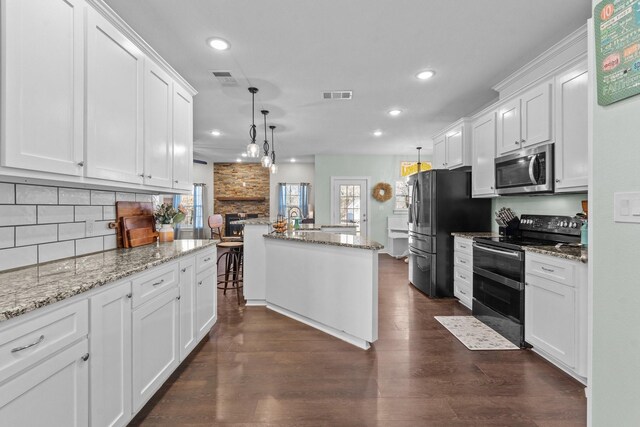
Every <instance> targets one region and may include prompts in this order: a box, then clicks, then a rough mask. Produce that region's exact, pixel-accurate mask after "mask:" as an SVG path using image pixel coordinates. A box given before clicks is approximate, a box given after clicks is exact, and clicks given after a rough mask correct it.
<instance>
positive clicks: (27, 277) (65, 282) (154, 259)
mask: <svg viewBox="0 0 640 427" xmlns="http://www.w3.org/2000/svg"><path fill="white" fill-rule="evenodd" d="M216 243H218V240H176V241H174V242H171V243H160V244H156V245H147V246H141V247H138V248H133V249H115V250H111V251H106V252H100V253H97V254H93V255H85V256H79V257H74V258H67V259H63V260H60V261H54V262H50V263H46V264H39V265H34V266H31V267H25V268H19V269H15V270H10V271H5V272H0V322H2V321H4V320H7V319H10V318H12V317H16V316H19V315H21V314H24V313H27V312H29V311H32V310H35V309H37V308H40V307H44V306H46V305H49V304H53V303H54V302H57V301H62V300H64V299H66V298H70V297H72V296H74V295H78V294H80V293H83V292H86V291H89V290H91V289H94V288H97V287H99V286H103V285H106V284H108V283H111V282H114V281H116V280H120V279H123V278H125V277H127V276H130V275H132V274H135V273H139V272H141V271H144V270H147V269H149V268H151V267H155V266H156V265H159V264H163V263H165V262H169V261H171V260H173V259H176V258H179V257H181V256H184V255H187V254H189V253H191V252H194V251H197V250H199V249H203V248H206V247H209V246H214V245H215V244H216Z"/></svg>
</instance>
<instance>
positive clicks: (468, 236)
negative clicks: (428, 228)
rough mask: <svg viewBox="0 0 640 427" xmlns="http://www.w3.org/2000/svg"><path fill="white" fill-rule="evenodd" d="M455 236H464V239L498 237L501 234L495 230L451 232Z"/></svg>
mask: <svg viewBox="0 0 640 427" xmlns="http://www.w3.org/2000/svg"><path fill="white" fill-rule="evenodd" d="M451 235H452V236H454V237H462V238H463V239H473V238H474V237H498V236H500V234H498V233H496V232H495V231H460V232H454V233H451Z"/></svg>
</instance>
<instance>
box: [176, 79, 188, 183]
mask: <svg viewBox="0 0 640 427" xmlns="http://www.w3.org/2000/svg"><path fill="white" fill-rule="evenodd" d="M192 184H193V98H192V97H191V95H190V94H189V93H188V92H187V91H185V90H184V89H182V88H181V87H180V86H178V85H174V91H173V188H175V189H178V190H191V186H192Z"/></svg>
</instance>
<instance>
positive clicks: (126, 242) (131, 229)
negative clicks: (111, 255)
mask: <svg viewBox="0 0 640 427" xmlns="http://www.w3.org/2000/svg"><path fill="white" fill-rule="evenodd" d="M120 228H121V230H122V236H123V247H125V248H133V247H136V246H142V245H148V244H150V243H153V242H155V238H156V236H157V235H158V234H157V233H156V221H155V219H154V217H153V215H135V216H124V217H122V218H121V220H120Z"/></svg>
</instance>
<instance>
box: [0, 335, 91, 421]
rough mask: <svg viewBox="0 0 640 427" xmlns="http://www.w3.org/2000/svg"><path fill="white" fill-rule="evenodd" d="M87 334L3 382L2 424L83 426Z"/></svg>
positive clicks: (0, 395) (86, 400)
mask: <svg viewBox="0 0 640 427" xmlns="http://www.w3.org/2000/svg"><path fill="white" fill-rule="evenodd" d="M88 350H89V344H88V341H87V339H86V338H84V339H82V340H81V341H79V342H77V343H76V344H73V345H72V346H70V347H68V348H67V349H66V350H63V351H62V352H59V353H56V354H53V355H52V356H51V357H49V358H47V359H45V360H44V361H43V362H42V363H40V364H38V365H36V366H34V367H32V368H31V369H29V370H27V371H25V372H23V373H22V374H20V375H18V376H16V377H14V378H13V379H11V380H9V381H8V382H5V383H3V384H2V385H0V424H2V425H4V426H21V427H30V426H33V427H37V426H65V427H74V426H78V427H82V426H86V425H87V424H88V421H89V390H88V388H89V361H88V360H86V359H87V357H88V355H89V353H88Z"/></svg>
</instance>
